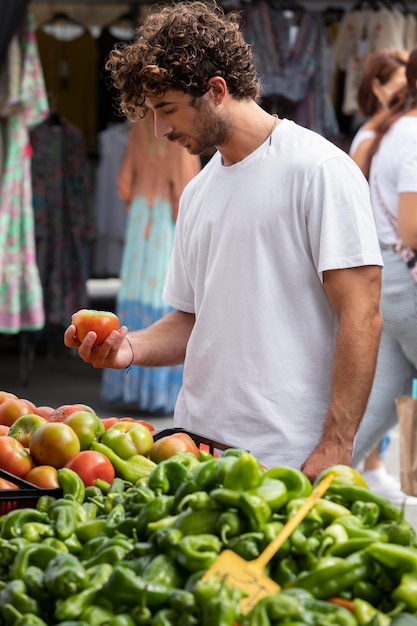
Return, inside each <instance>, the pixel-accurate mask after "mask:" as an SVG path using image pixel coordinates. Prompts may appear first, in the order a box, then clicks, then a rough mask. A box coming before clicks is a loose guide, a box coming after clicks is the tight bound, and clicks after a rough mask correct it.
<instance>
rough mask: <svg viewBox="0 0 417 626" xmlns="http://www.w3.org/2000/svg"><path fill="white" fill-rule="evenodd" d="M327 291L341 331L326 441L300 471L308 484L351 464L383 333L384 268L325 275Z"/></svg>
mask: <svg viewBox="0 0 417 626" xmlns="http://www.w3.org/2000/svg"><path fill="white" fill-rule="evenodd" d="M324 288H325V290H326V293H327V296H328V298H329V300H330V302H331V304H332V306H333V308H334V310H335V312H336V315H337V317H338V320H339V329H338V333H337V339H336V347H335V352H334V357H333V367H332V392H331V398H330V404H329V408H328V412H327V416H326V421H325V424H324V427H323V434H322V438H321V440H320V442H319V444H318V445H317V446H316V448H315V449H314V450H313V452H312V453H311V454H310V456H309V457H308V458H307V460H306V461H305V463H304V465H303V467H302V469H303V471H304V472H305V473H306V474H307V476H308V477H309V478H310V480H314V479H315V478H316V477H317V476H318V475H319V474H320V472H321V471H322V470H323V469H325V468H326V467H329V466H330V465H335V464H339V463H340V464H344V465H351V464H352V451H353V443H354V438H355V434H356V431H357V429H358V427H359V424H360V421H361V419H362V417H363V414H364V412H365V409H366V405H367V402H368V397H369V394H370V391H371V388H372V383H373V378H374V374H375V366H376V359H377V353H378V346H379V339H380V336H381V329H382V318H381V313H380V292H381V268H380V267H377V266H364V267H357V268H350V269H342V270H332V271H328V272H325V274H324Z"/></svg>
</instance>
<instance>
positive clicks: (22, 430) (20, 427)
mask: <svg viewBox="0 0 417 626" xmlns="http://www.w3.org/2000/svg"><path fill="white" fill-rule="evenodd" d="M47 423H48V420H47V419H45V418H44V417H41V416H40V415H36V414H35V413H28V414H27V415H21V416H20V417H18V418H17V420H16V421H15V422H13V424H12V425H11V426H10V427H9V432H8V433H7V434H8V435H9V436H10V437H14V438H15V439H17V440H18V441H20V443H21V444H22V446H24V447H25V448H28V447H29V444H30V440H31V438H32V435H33V433H34V432H35V430H37V429H38V428H40V426H42V424H47Z"/></svg>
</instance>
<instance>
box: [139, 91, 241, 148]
mask: <svg viewBox="0 0 417 626" xmlns="http://www.w3.org/2000/svg"><path fill="white" fill-rule="evenodd" d="M146 105H147V106H148V108H149V110H150V111H151V112H152V114H153V117H154V132H155V135H156V137H158V138H160V139H161V138H162V137H166V138H167V139H168V140H169V141H175V142H177V143H178V144H179V145H181V146H183V148H186V149H187V150H188V152H189V153H190V154H202V153H203V152H206V151H207V150H210V149H211V148H213V147H216V148H218V147H219V146H221V145H222V144H223V143H224V142H225V141H226V139H227V137H228V127H229V125H228V123H227V120H226V119H225V118H224V117H223V116H222V115H221V114H220V113H219V111H218V109H217V107H216V106H215V104H214V102H213V101H212V99H211V98H210V95H209V94H205V95H204V96H201V97H200V98H193V97H192V96H190V95H189V94H186V93H183V92H182V91H176V90H170V91H167V92H166V93H165V94H164V95H163V96H162V97H161V98H146Z"/></svg>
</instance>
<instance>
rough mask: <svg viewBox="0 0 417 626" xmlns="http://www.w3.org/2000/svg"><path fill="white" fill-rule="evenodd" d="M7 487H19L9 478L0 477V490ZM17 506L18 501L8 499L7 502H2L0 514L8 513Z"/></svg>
mask: <svg viewBox="0 0 417 626" xmlns="http://www.w3.org/2000/svg"><path fill="white" fill-rule="evenodd" d="M6 489H19V487H18V486H17V485H14V484H13V483H11V482H10V481H9V480H6V479H5V478H0V491H2V490H6ZM8 497H9V496H8ZM16 508H17V503H16V501H14V502H13V501H11V500H7V501H5V502H0V515H6V513H8V512H9V511H12V510H13V509H16Z"/></svg>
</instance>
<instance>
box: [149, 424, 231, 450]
mask: <svg viewBox="0 0 417 626" xmlns="http://www.w3.org/2000/svg"><path fill="white" fill-rule="evenodd" d="M177 433H185V434H186V435H189V436H190V437H191V439H192V440H193V441H194V443H195V444H196V445H197V447H198V448H202V447H204V446H207V450H208V452H210V454H213V453H214V452H224V450H229V449H230V448H233V446H228V445H227V444H225V443H222V442H220V441H215V440H214V439H209V438H208V437H205V436H204V435H200V434H198V433H192V432H191V431H189V430H185V429H184V428H165V429H164V430H159V431H158V432H156V433H154V435H153V438H154V441H158V439H162V437H168V436H169V435H175V434H177Z"/></svg>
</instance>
